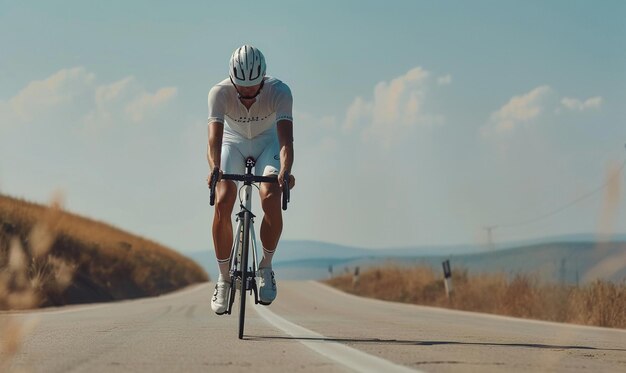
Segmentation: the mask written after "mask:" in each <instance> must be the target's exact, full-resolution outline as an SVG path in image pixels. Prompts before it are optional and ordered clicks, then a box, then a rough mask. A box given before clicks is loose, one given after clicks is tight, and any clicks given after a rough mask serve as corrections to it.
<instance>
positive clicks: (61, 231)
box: [0, 196, 208, 309]
mask: <svg viewBox="0 0 626 373" xmlns="http://www.w3.org/2000/svg"><path fill="white" fill-rule="evenodd" d="M207 280H208V276H207V274H206V272H205V271H204V270H203V269H202V268H200V267H199V266H198V265H197V264H196V263H195V262H193V261H192V260H190V259H188V258H186V257H184V256H183V255H181V254H179V253H177V252H175V251H173V250H171V249H169V248H167V247H164V246H162V245H160V244H158V243H155V242H152V241H150V240H147V239H145V238H142V237H138V236H135V235H132V234H130V233H127V232H124V231H122V230H120V229H117V228H115V227H112V226H110V225H107V224H104V223H101V222H97V221H94V220H91V219H88V218H84V217H80V216H77V215H74V214H70V213H67V212H64V211H62V210H61V209H60V208H59V206H58V204H56V205H55V204H53V206H51V207H46V206H41V205H38V204H34V203H30V202H26V201H23V200H19V199H15V198H10V197H6V196H0V309H16V308H32V307H45V306H50V305H64V304H72V303H88V302H100V301H110V300H119V299H128V298H137V297H143V296H155V295H159V294H163V293H167V292H170V291H172V290H175V289H179V288H181V287H184V286H186V285H189V284H193V283H197V282H203V281H207Z"/></svg>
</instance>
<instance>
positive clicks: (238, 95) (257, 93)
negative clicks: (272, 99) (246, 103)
mask: <svg viewBox="0 0 626 373" xmlns="http://www.w3.org/2000/svg"><path fill="white" fill-rule="evenodd" d="M229 78H230V82H231V83H232V85H233V87H235V91H237V97H238V98H239V99H243V100H252V99H255V98H256V97H257V96H258V95H259V94H260V93H261V90H262V89H263V85H264V84H265V78H264V79H263V80H261V86H260V87H259V89H258V91H256V93H255V94H254V95H253V96H243V95H242V94H241V92H239V90H238V89H237V84H235V82H233V78H232V77H229Z"/></svg>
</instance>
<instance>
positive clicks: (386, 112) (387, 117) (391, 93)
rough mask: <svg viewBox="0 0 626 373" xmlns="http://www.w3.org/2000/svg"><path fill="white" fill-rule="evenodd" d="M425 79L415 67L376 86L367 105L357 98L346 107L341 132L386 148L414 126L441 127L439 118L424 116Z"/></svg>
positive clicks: (426, 76)
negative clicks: (355, 135) (350, 132)
mask: <svg viewBox="0 0 626 373" xmlns="http://www.w3.org/2000/svg"><path fill="white" fill-rule="evenodd" d="M429 76H430V73H429V72H428V71H426V70H424V69H423V68H421V67H419V66H418V67H415V68H413V69H411V70H409V71H408V72H407V73H406V74H404V75H402V76H399V77H397V78H394V79H392V80H391V81H389V82H380V83H378V84H376V86H375V87H374V97H373V99H372V100H371V101H368V100H366V99H364V98H362V97H357V98H355V99H354V101H353V102H352V104H351V105H350V106H349V107H348V109H347V110H346V116H345V121H344V123H343V129H344V130H345V131H354V130H357V131H360V133H361V136H362V137H363V138H364V139H365V140H366V141H369V142H374V143H378V144H381V145H382V146H385V147H387V146H390V145H391V144H392V143H393V142H396V141H398V140H400V139H402V138H405V137H406V136H407V134H408V133H409V132H410V130H412V129H413V128H415V127H417V126H418V125H429V124H430V125H434V124H441V123H442V122H443V117H442V116H440V115H429V114H426V113H425V111H424V108H423V106H424V100H425V95H426V90H427V79H428V77H429Z"/></svg>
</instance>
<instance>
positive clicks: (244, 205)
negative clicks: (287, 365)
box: [210, 157, 289, 339]
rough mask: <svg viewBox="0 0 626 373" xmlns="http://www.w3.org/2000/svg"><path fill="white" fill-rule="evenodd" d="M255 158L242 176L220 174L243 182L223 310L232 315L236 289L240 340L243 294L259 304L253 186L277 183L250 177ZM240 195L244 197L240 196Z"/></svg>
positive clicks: (286, 187) (285, 187) (212, 199)
mask: <svg viewBox="0 0 626 373" xmlns="http://www.w3.org/2000/svg"><path fill="white" fill-rule="evenodd" d="M255 163H256V162H255V160H254V158H251V157H249V158H247V159H246V173H245V175H233V174H223V175H222V179H223V180H233V181H243V186H242V187H241V188H240V189H239V193H238V194H239V201H240V205H239V206H240V210H239V212H238V213H237V214H236V215H237V219H236V221H237V228H236V230H235V232H236V234H235V235H234V237H233V246H232V248H231V251H230V258H231V262H230V280H231V281H230V283H231V286H230V292H229V293H228V306H227V308H226V312H225V313H226V314H229V315H230V314H231V312H232V306H233V303H234V302H235V296H236V292H237V289H239V295H240V298H239V339H243V330H244V321H245V312H246V292H247V291H248V290H249V291H250V292H251V293H254V303H255V304H258V303H259V294H258V288H257V283H256V274H257V268H258V255H257V244H256V242H257V241H256V234H255V230H254V218H255V215H254V214H253V213H252V185H253V184H254V183H260V182H266V183H277V182H278V178H277V177H269V176H255V175H254V174H253V173H252V169H253V168H254V166H255ZM218 171H219V170H218V169H215V170H214V171H213V174H212V176H211V182H210V190H211V195H210V204H211V206H212V205H213V204H214V203H215V188H216V186H217V180H218V175H219V172H218ZM285 180H289V175H288V174H286V175H285ZM242 192H243V195H242ZM282 197H283V201H282V202H283V210H286V209H287V203H288V202H289V183H288V182H284V183H283V191H282ZM250 242H252V263H250V264H251V266H249V265H248V259H249V251H250Z"/></svg>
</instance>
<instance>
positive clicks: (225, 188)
mask: <svg viewBox="0 0 626 373" xmlns="http://www.w3.org/2000/svg"><path fill="white" fill-rule="evenodd" d="M222 184H223V185H222ZM232 184H233V183H232V182H220V183H219V187H218V190H217V193H216V196H215V197H216V198H215V214H216V216H217V217H222V216H230V214H232V212H233V206H234V205H235V199H236V197H237V187H236V186H235V185H232Z"/></svg>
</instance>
